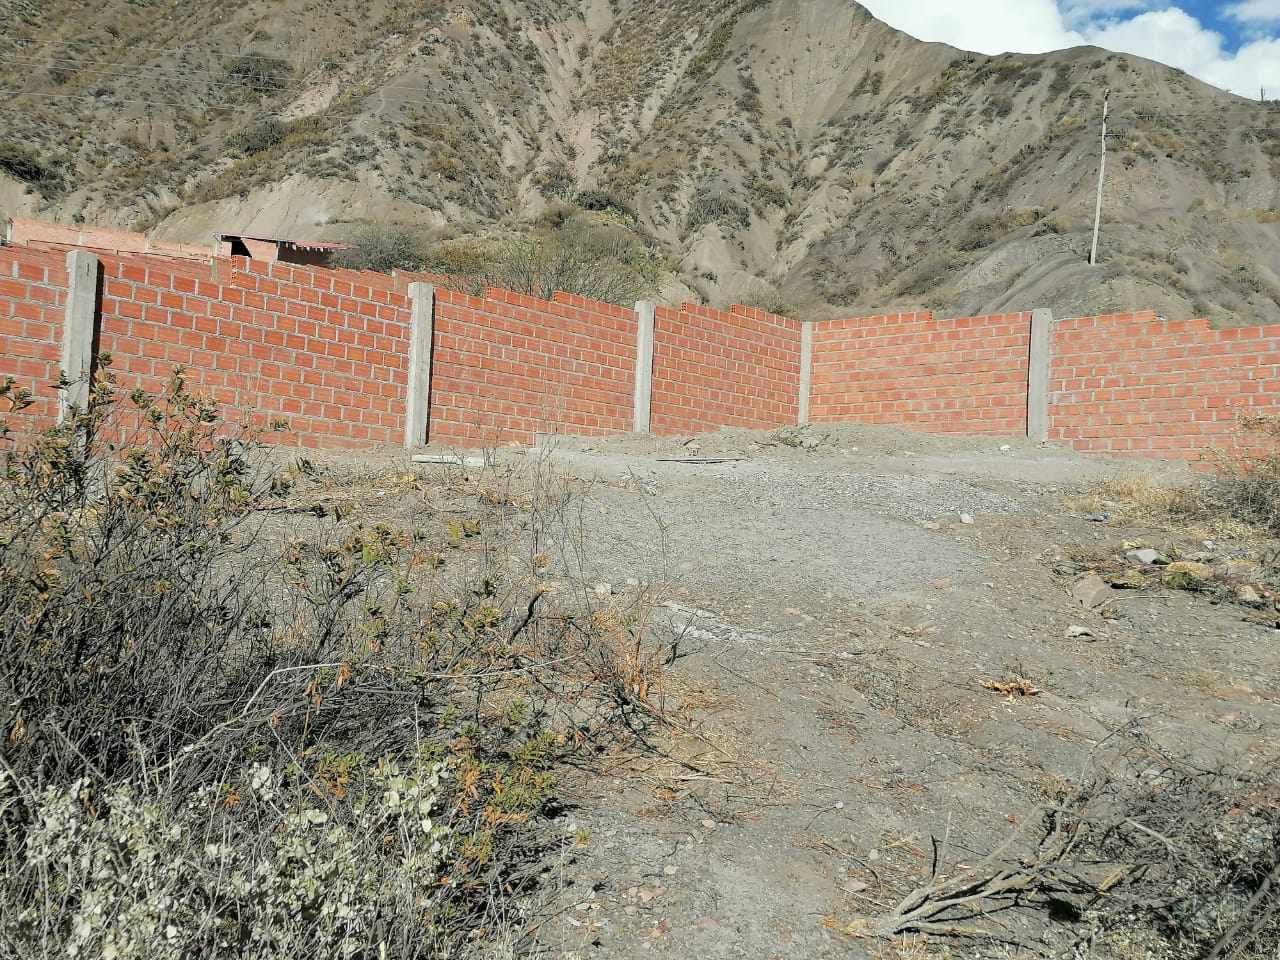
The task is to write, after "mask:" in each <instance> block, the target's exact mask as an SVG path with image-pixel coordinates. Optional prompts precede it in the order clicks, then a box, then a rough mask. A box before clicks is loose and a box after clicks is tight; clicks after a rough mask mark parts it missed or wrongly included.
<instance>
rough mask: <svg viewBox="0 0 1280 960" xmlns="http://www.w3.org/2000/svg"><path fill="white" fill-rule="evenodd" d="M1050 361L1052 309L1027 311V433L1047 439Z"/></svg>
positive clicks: (1051, 350)
mask: <svg viewBox="0 0 1280 960" xmlns="http://www.w3.org/2000/svg"><path fill="white" fill-rule="evenodd" d="M1052 361H1053V311H1052V310H1035V311H1032V313H1031V362H1030V365H1029V366H1028V368H1027V436H1028V437H1029V438H1030V439H1032V440H1039V441H1040V442H1042V443H1043V442H1044V441H1045V440H1048V439H1049V375H1050V366H1051V364H1052Z"/></svg>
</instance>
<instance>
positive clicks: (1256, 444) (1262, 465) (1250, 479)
mask: <svg viewBox="0 0 1280 960" xmlns="http://www.w3.org/2000/svg"><path fill="white" fill-rule="evenodd" d="M1241 426H1242V429H1243V432H1244V438H1243V442H1242V444H1241V445H1240V450H1239V451H1237V452H1236V453H1235V454H1234V455H1231V456H1222V457H1220V458H1219V459H1218V465H1217V470H1216V472H1215V475H1214V477H1213V478H1212V479H1211V480H1210V481H1209V483H1208V484H1207V485H1206V489H1205V494H1206V500H1207V501H1208V504H1209V505H1210V506H1212V507H1214V508H1216V509H1217V510H1220V511H1222V512H1224V513H1226V514H1228V515H1229V516H1231V517H1233V518H1235V519H1236V520H1238V521H1240V522H1241V523H1246V524H1249V525H1250V526H1253V527H1256V528H1259V529H1261V530H1264V531H1266V532H1267V533H1268V534H1271V535H1273V536H1280V417H1274V416H1268V417H1251V418H1248V419H1245V420H1244V421H1242V424H1241Z"/></svg>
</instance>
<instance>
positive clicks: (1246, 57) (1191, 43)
mask: <svg viewBox="0 0 1280 960" xmlns="http://www.w3.org/2000/svg"><path fill="white" fill-rule="evenodd" d="M861 2H862V3H863V5H864V6H866V7H867V9H869V10H870V11H871V12H872V13H874V14H875V15H876V16H877V17H879V18H880V19H881V20H884V21H885V22H887V23H889V24H891V25H893V26H895V27H897V28H898V29H899V30H905V31H906V32H907V33H910V34H912V35H913V36H916V37H919V38H920V39H922V40H936V41H940V42H942V43H950V44H952V45H953V46H957V47H961V48H963V49H966V50H977V51H980V52H982V53H1005V52H1017V53H1043V52H1045V51H1047V50H1056V49H1061V48H1062V47H1070V46H1077V45H1079V44H1085V43H1088V44H1095V45H1097V46H1100V47H1106V48H1108V49H1111V50H1119V51H1123V52H1125V53H1136V54H1138V55H1139V56H1144V57H1149V58H1150V59H1152V60H1159V61H1161V62H1162V63H1167V64H1170V65H1171V66H1175V67H1179V68H1181V69H1183V70H1186V71H1187V72H1188V73H1190V74H1192V75H1193V76H1197V77H1199V78H1200V79H1202V80H1204V81H1206V82H1208V83H1212V84H1214V85H1215V86H1218V87H1222V88H1223V89H1226V90H1231V91H1233V92H1234V93H1238V94H1241V95H1242V96H1248V97H1254V98H1256V97H1257V96H1258V95H1259V88H1260V87H1264V86H1265V87H1266V88H1267V97H1268V98H1269V99H1275V98H1280V0H1226V2H1216V3H1215V2H1212V0H905V2H904V0H861Z"/></svg>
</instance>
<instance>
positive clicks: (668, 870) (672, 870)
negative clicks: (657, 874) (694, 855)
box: [662, 863, 680, 877]
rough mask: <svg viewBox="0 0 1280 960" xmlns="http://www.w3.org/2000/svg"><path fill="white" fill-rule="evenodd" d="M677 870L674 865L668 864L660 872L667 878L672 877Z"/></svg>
mask: <svg viewBox="0 0 1280 960" xmlns="http://www.w3.org/2000/svg"><path fill="white" fill-rule="evenodd" d="M679 869H680V868H679V867H677V866H676V865H675V864H672V863H669V864H667V865H666V866H665V867H663V868H662V872H663V873H664V874H665V875H666V876H668V877H674V876H675V875H676V872H677V871H678V870H679Z"/></svg>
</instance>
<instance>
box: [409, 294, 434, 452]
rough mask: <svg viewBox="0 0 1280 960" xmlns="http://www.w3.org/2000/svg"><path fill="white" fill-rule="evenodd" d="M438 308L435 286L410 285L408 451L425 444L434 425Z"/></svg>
mask: <svg viewBox="0 0 1280 960" xmlns="http://www.w3.org/2000/svg"><path fill="white" fill-rule="evenodd" d="M435 308H436V288H435V287H433V286H432V285H431V284H429V283H411V284H409V384H408V388H407V391H406V394H405V413H404V445H405V449H407V450H412V449H414V448H415V447H421V446H423V445H424V444H426V442H427V431H428V429H429V428H430V426H431V423H430V418H431V340H432V332H433V330H434V325H435Z"/></svg>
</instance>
